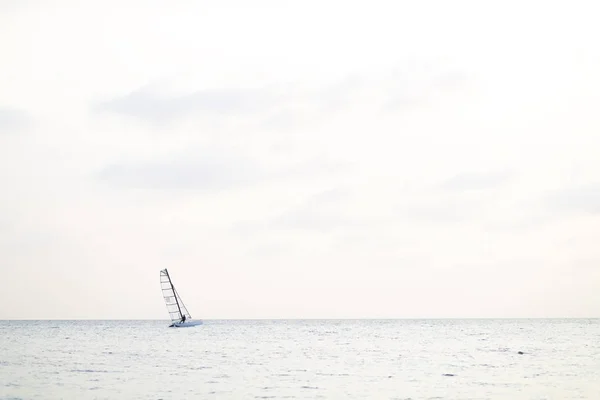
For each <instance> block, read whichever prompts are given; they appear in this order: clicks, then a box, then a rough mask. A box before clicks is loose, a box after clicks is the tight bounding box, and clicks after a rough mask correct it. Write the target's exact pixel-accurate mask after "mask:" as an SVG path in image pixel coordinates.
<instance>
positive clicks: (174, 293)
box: [165, 268, 183, 317]
mask: <svg viewBox="0 0 600 400" xmlns="http://www.w3.org/2000/svg"><path fill="white" fill-rule="evenodd" d="M165 274H167V279H168V280H169V283H170V284H171V290H172V291H173V297H175V303H176V304H177V309H178V310H179V315H181V317H183V313H182V312H181V307H180V306H179V300H178V299H177V292H175V286H173V281H172V280H171V277H170V276H169V271H167V269H166V268H165Z"/></svg>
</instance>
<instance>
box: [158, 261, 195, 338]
mask: <svg viewBox="0 0 600 400" xmlns="http://www.w3.org/2000/svg"><path fill="white" fill-rule="evenodd" d="M160 286H161V289H162V294H163V297H164V299H165V304H166V305H167V311H168V312H169V317H170V318H171V325H169V327H170V328H184V327H188V326H196V325H202V320H193V319H192V316H191V314H190V313H189V311H188V310H187V308H185V305H184V304H183V300H181V296H179V293H177V291H176V290H175V286H173V281H171V277H170V276H169V271H167V269H166V268H165V269H163V270H161V271H160Z"/></svg>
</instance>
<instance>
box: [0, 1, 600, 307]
mask: <svg viewBox="0 0 600 400" xmlns="http://www.w3.org/2000/svg"><path fill="white" fill-rule="evenodd" d="M595 3H596V2H592V1H589V2H584V1H581V2H566V1H563V2H542V1H536V2H534V1H496V2H485V1H452V2H450V1H441V0H440V1H388V2H384V1H368V2H367V1H363V2H358V1H356V2H351V1H325V0H319V1H312V0H310V1H307V0H303V1H287V0H271V1H266V0H254V1H242V0H219V1H200V0H198V1H196V0H183V1H177V2H173V1H166V0H164V1H162V0H160V1H159V0H154V1H147V0H145V1H141V0H123V1H116V0H109V1H81V0H71V1H51V0H43V1H42V0H40V1H36V0H27V1H21V0H19V1H17V0H0V54H1V57H2V59H1V62H0V185H1V188H2V196H0V273H1V274H2V277H3V283H2V291H0V319H12V318H40V319H46V318H49V319H54V318H65V319H68V318H92V319H93V318H98V319H111V318H115V319H117V318H164V319H166V318H167V317H168V315H167V312H166V308H165V305H164V303H163V300H162V297H161V292H160V284H159V270H160V269H163V268H168V269H169V271H170V273H171V275H172V277H173V279H174V282H175V285H176V287H177V289H178V291H179V292H180V294H181V295H182V297H183V300H184V302H185V303H186V305H187V307H188V309H189V310H190V312H191V313H192V316H194V317H195V318H206V319H211V318H360V317H370V318H377V317H398V318H412V317H422V318H426V317H599V316H600V245H599V244H598V243H599V241H600V95H599V93H600V72H599V71H600V46H599V44H598V40H599V39H598V38H600V24H598V15H600V14H599V12H600V5H597V4H595Z"/></svg>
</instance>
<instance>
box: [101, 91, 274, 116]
mask: <svg viewBox="0 0 600 400" xmlns="http://www.w3.org/2000/svg"><path fill="white" fill-rule="evenodd" d="M280 98H281V94H280V93H277V92H276V91H275V90H272V89H270V88H255V89H212V90H199V91H195V92H193V93H190V94H184V95H168V94H161V93H159V91H157V90H156V89H155V88H152V87H150V86H146V87H142V88H140V89H138V90H135V91H133V92H131V93H129V94H127V95H125V96H122V97H117V98H115V99H112V100H109V101H104V102H100V103H99V104H97V105H95V107H94V108H95V109H96V110H97V111H109V112H113V113H117V114H122V115H126V116H130V117H136V118H140V119H146V120H151V121H155V122H165V121H170V120H172V119H174V118H178V117H180V116H184V115H187V114H191V113H215V114H221V115H228V114H233V113H248V112H257V111H264V110H265V109H268V108H270V107H272V106H273V105H274V104H276V103H277V102H278V101H279V100H280Z"/></svg>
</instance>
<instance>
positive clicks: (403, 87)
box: [93, 67, 466, 130]
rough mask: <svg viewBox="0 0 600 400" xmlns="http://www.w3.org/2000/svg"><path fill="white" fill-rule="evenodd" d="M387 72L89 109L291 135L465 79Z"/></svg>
mask: <svg viewBox="0 0 600 400" xmlns="http://www.w3.org/2000/svg"><path fill="white" fill-rule="evenodd" d="M439 69H440V71H437V72H436V71H429V70H428V71H426V72H425V73H423V72H418V71H415V70H410V69H408V70H404V72H401V73H400V72H398V71H391V72H389V73H382V74H379V75H372V76H367V75H360V74H356V73H354V74H349V75H347V76H346V77H344V78H342V79H339V80H334V81H330V82H329V83H324V84H323V83H320V84H312V85H310V84H307V83H306V82H301V81H300V80H298V81H296V82H292V83H273V84H269V85H264V86H254V87H232V88H216V89H214V88H213V89H202V90H197V91H194V92H191V93H186V94H168V93H166V92H164V91H162V90H160V88H159V87H158V86H157V85H147V86H144V87H141V88H139V89H137V90H134V91H132V92H130V93H128V94H126V95H124V96H120V97H116V98H114V99H111V100H107V101H102V102H99V103H97V104H95V105H94V106H93V109H94V110H96V111H100V112H111V113H116V114H120V115H125V116H129V117H135V118H139V119H142V120H147V121H151V122H158V123H164V122H170V121H173V120H175V119H177V118H181V117H186V116H190V115H208V114H211V115H217V116H231V115H251V116H254V117H257V118H258V119H259V120H260V121H261V122H258V125H259V126H260V127H261V128H267V129H275V130H281V129H285V130H287V129H293V128H296V127H298V126H305V125H306V124H316V123H320V122H322V121H323V120H325V119H326V118H329V117H331V116H333V115H334V114H335V113H336V112H338V111H340V110H342V109H343V108H344V107H346V106H349V105H350V104H352V103H353V102H356V101H358V102H362V103H364V100H365V99H369V102H370V103H374V104H380V106H381V107H384V108H386V109H392V108H393V109H396V110H397V109H398V106H399V105H414V104H415V101H416V100H415V99H418V101H419V102H420V101H421V100H422V99H424V98H427V97H428V96H430V95H431V93H432V88H433V89H436V88H437V89H443V88H445V87H448V86H453V87H457V86H460V84H461V83H462V82H463V80H464V79H466V78H465V76H466V74H465V73H463V72H461V71H454V70H443V68H442V67H439Z"/></svg>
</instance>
